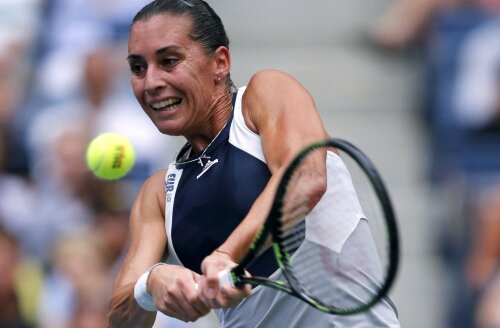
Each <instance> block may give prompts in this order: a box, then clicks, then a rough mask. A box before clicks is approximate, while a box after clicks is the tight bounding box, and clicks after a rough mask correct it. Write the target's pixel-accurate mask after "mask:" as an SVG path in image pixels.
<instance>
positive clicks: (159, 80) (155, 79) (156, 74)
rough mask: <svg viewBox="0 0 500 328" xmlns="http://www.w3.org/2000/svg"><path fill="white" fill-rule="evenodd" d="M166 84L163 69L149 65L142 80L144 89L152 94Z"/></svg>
mask: <svg viewBox="0 0 500 328" xmlns="http://www.w3.org/2000/svg"><path fill="white" fill-rule="evenodd" d="M166 85H167V83H166V77H165V76H164V74H163V71H162V70H161V69H159V68H157V67H156V66H154V65H153V66H150V67H149V68H148V70H147V72H146V78H145V82H144V89H145V91H146V92H148V93H149V94H154V93H155V92H158V90H161V89H163V88H165V87H166Z"/></svg>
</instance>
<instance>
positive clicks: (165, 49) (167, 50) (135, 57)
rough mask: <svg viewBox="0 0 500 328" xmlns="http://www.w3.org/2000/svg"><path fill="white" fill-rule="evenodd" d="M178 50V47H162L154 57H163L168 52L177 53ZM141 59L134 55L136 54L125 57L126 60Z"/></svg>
mask: <svg viewBox="0 0 500 328" xmlns="http://www.w3.org/2000/svg"><path fill="white" fill-rule="evenodd" d="M179 49H181V47H180V46H167V47H163V48H160V49H158V50H156V51H155V55H156V56H161V55H164V54H166V53H169V52H175V51H179ZM141 58H142V56H140V55H136V54H130V55H128V56H127V60H132V59H141Z"/></svg>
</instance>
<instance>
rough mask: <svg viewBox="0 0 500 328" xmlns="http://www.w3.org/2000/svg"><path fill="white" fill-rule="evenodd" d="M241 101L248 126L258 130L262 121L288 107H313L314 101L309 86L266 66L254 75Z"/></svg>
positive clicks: (255, 130)
mask: <svg viewBox="0 0 500 328" xmlns="http://www.w3.org/2000/svg"><path fill="white" fill-rule="evenodd" d="M242 104H243V116H244V118H245V122H246V123H247V126H248V127H249V128H250V129H251V130H253V131H254V132H257V131H258V122H259V121H268V120H269V119H271V118H272V117H276V115H280V114H281V113H282V112H283V111H284V110H285V109H287V108H293V107H295V106H299V105H301V106H300V107H302V108H304V107H305V106H308V107H310V106H311V105H313V100H312V97H311V95H310V94H309V92H308V91H307V90H306V88H305V87H304V86H303V85H302V84H301V83H300V82H299V81H298V80H297V79H295V78H294V77H293V76H291V75H290V74H288V73H285V72H283V71H279V70H273V69H266V70H262V71H258V72H257V73H255V74H254V75H253V76H252V78H251V79H250V81H249V82H248V86H247V89H246V90H245V93H244V95H243V99H242Z"/></svg>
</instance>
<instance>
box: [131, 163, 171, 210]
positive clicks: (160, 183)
mask: <svg viewBox="0 0 500 328" xmlns="http://www.w3.org/2000/svg"><path fill="white" fill-rule="evenodd" d="M166 174H167V170H166V169H163V170H160V171H158V172H156V173H154V174H153V175H151V176H150V177H149V178H147V179H146V181H144V183H143V185H142V188H141V190H140V192H139V195H138V200H140V201H141V203H142V204H144V203H151V202H152V201H154V202H155V203H157V204H158V205H159V206H160V209H161V211H162V212H163V213H164V212H165V187H164V185H165V175H166Z"/></svg>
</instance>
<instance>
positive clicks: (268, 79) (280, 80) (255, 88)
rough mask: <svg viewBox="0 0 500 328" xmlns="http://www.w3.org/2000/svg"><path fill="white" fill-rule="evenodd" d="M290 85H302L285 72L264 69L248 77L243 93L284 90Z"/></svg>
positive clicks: (253, 93) (261, 93)
mask: <svg viewBox="0 0 500 328" xmlns="http://www.w3.org/2000/svg"><path fill="white" fill-rule="evenodd" d="M291 86H292V87H302V86H301V85H300V83H299V81H297V80H296V79H295V78H294V77H293V76H291V75H290V74H288V73H286V72H283V71H280V70H275V69H265V70H261V71H258V72H256V73H255V74H254V75H253V76H252V77H251V78H250V81H249V82H248V87H247V91H246V92H245V94H247V93H248V94H249V95H250V96H251V95H256V94H257V95H263V94H267V93H269V94H271V93H273V92H275V91H281V90H286V89H287V88H289V87H291Z"/></svg>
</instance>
